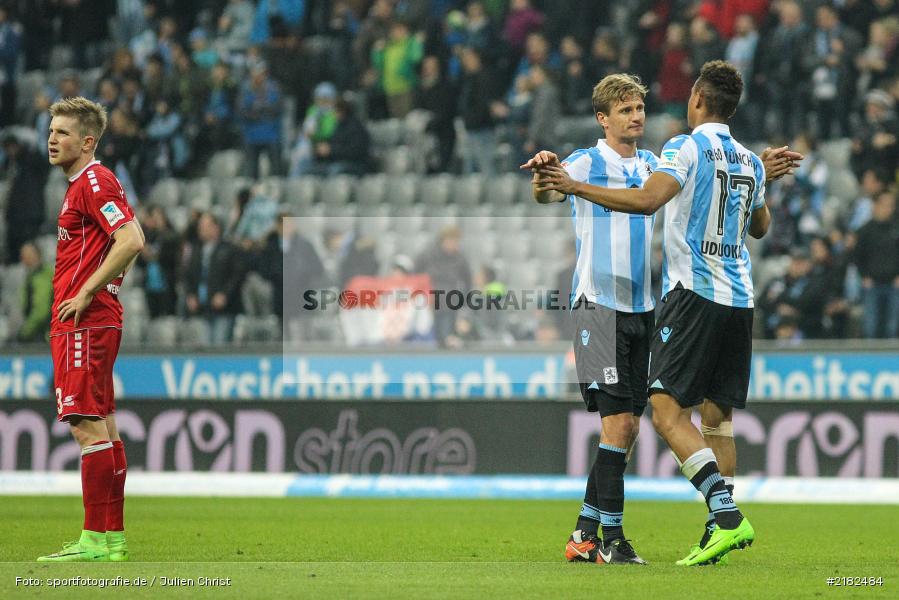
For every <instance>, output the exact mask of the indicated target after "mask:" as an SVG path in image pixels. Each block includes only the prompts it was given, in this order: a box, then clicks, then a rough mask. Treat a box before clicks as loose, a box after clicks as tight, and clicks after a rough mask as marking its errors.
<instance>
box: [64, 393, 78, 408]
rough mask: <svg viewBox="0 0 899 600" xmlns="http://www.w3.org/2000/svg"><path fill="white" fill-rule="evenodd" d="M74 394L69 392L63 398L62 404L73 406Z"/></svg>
mask: <svg viewBox="0 0 899 600" xmlns="http://www.w3.org/2000/svg"><path fill="white" fill-rule="evenodd" d="M75 396H76V394H70V395H68V396H66V397H65V398H63V400H62V405H63V406H75Z"/></svg>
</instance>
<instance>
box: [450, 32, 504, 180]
mask: <svg viewBox="0 0 899 600" xmlns="http://www.w3.org/2000/svg"><path fill="white" fill-rule="evenodd" d="M462 69H463V73H464V74H463V76H462V82H461V85H460V89H459V97H458V104H457V107H458V114H459V117H461V119H462V123H463V124H464V125H465V138H466V142H467V143H466V147H465V149H464V153H463V160H464V165H463V167H464V170H465V172H466V173H473V172H474V171H475V169H477V170H478V171H480V172H481V173H483V174H485V175H492V174H493V172H494V166H493V155H494V153H495V152H496V135H495V132H494V130H493V126H494V116H493V113H494V110H496V109H497V106H496V97H497V91H496V87H495V86H496V79H495V77H494V74H493V73H492V72H490V71H489V70H488V69H487V68H486V67H485V66H484V64H483V61H482V59H481V55H480V54H479V53H478V51H477V50H475V49H474V48H464V49H463V50H462Z"/></svg>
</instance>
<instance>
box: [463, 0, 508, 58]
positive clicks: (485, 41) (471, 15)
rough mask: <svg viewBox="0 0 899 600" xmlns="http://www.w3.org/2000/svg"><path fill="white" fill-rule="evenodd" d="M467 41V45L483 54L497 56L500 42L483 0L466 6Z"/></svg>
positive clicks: (475, 0)
mask: <svg viewBox="0 0 899 600" xmlns="http://www.w3.org/2000/svg"><path fill="white" fill-rule="evenodd" d="M465 17H466V19H465V42H464V44H465V45H466V46H470V47H472V48H477V49H478V50H479V51H480V52H481V53H482V55H483V56H486V57H491V58H495V57H496V55H497V49H498V46H499V44H498V43H497V37H496V36H497V34H496V28H495V27H494V25H493V21H491V20H490V15H488V14H487V10H486V9H485V8H484V3H483V2H478V1H477V0H474V1H472V2H469V3H468V6H467V7H465Z"/></svg>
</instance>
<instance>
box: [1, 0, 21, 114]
mask: <svg viewBox="0 0 899 600" xmlns="http://www.w3.org/2000/svg"><path fill="white" fill-rule="evenodd" d="M21 51H22V26H21V25H20V24H18V23H15V22H13V21H12V19H10V14H9V10H8V9H7V8H6V6H0V75H2V79H0V127H2V126H6V125H11V124H12V123H13V119H14V118H15V108H16V76H17V75H18V70H19V69H18V67H19V55H20V54H21Z"/></svg>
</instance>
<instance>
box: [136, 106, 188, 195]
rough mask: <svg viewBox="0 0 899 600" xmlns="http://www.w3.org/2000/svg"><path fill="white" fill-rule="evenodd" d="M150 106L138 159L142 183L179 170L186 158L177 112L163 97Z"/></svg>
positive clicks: (181, 128) (179, 118)
mask: <svg viewBox="0 0 899 600" xmlns="http://www.w3.org/2000/svg"><path fill="white" fill-rule="evenodd" d="M154 109H155V110H154V112H153V117H152V118H151V119H150V122H149V123H147V128H146V131H145V134H146V138H147V145H146V146H145V147H144V155H143V158H142V160H141V162H142V164H143V171H144V177H143V180H142V181H143V183H144V184H147V183H150V182H155V181H158V180H159V179H163V178H165V177H171V176H173V175H174V174H176V173H177V174H180V173H182V169H184V167H185V166H186V165H187V161H188V159H189V158H190V149H189V147H188V145H187V140H186V139H185V137H184V129H183V124H184V119H183V118H182V117H181V114H180V113H178V111H177V110H174V109H173V108H172V106H171V104H170V103H169V101H168V100H166V99H160V100H157V101H156V105H155V107H154Z"/></svg>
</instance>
